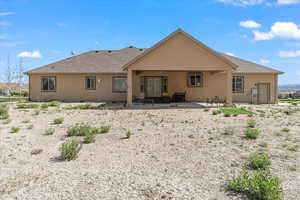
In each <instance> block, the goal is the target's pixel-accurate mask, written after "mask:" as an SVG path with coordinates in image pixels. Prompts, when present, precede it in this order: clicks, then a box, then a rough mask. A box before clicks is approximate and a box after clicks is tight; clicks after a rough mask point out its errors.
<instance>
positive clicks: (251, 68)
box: [219, 53, 283, 74]
mask: <svg viewBox="0 0 300 200" xmlns="http://www.w3.org/2000/svg"><path fill="white" fill-rule="evenodd" d="M219 54H220V55H222V56H223V57H225V58H226V59H228V60H230V61H231V62H232V63H234V64H236V65H237V66H238V68H237V69H236V70H235V71H234V72H235V73H276V74H282V73H283V72H281V71H278V70H276V69H272V68H270V67H266V66H263V65H259V64H256V63H253V62H250V61H247V60H243V59H240V58H237V57H234V56H229V55H227V54H223V53H219Z"/></svg>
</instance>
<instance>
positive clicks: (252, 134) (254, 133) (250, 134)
mask: <svg viewBox="0 0 300 200" xmlns="http://www.w3.org/2000/svg"><path fill="white" fill-rule="evenodd" d="M258 135H259V130H258V129H256V128H247V129H246V130H245V136H246V137H247V138H248V139H256V138H257V137H258Z"/></svg>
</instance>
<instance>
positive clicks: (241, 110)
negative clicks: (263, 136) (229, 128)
mask: <svg viewBox="0 0 300 200" xmlns="http://www.w3.org/2000/svg"><path fill="white" fill-rule="evenodd" d="M221 111H222V112H223V113H224V114H226V113H227V114H230V115H234V114H238V115H247V114H253V112H251V111H248V110H246V109H245V108H222V109H221Z"/></svg>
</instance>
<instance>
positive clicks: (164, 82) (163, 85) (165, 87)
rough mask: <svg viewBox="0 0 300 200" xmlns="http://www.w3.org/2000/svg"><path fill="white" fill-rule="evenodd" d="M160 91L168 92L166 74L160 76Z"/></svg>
mask: <svg viewBox="0 0 300 200" xmlns="http://www.w3.org/2000/svg"><path fill="white" fill-rule="evenodd" d="M162 91H163V92H164V93H167V92H168V77H167V76H163V77H162Z"/></svg>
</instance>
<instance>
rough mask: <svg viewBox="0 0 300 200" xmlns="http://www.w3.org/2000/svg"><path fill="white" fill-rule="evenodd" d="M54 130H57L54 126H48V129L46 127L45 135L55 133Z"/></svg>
mask: <svg viewBox="0 0 300 200" xmlns="http://www.w3.org/2000/svg"><path fill="white" fill-rule="evenodd" d="M54 132H55V129H53V128H48V129H46V131H45V134H44V135H53V134H54Z"/></svg>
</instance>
